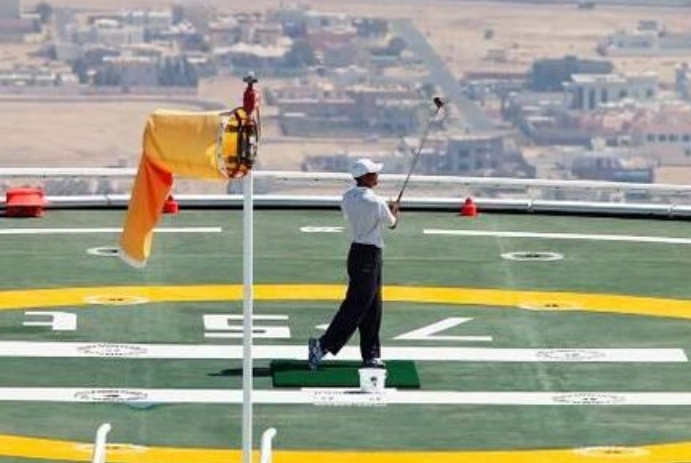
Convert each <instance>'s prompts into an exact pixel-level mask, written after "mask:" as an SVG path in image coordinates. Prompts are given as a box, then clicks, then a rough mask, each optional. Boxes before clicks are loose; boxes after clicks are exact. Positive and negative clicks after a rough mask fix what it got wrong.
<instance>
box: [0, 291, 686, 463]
mask: <svg viewBox="0 0 691 463" xmlns="http://www.w3.org/2000/svg"><path fill="white" fill-rule="evenodd" d="M94 294H98V295H107V296H106V297H108V298H112V299H113V300H119V298H145V299H148V300H149V302H186V301H198V302H199V301H203V302H213V301H229V300H240V299H241V298H242V286H240V285H196V286H121V287H91V288H60V289H35V290H18V291H0V310H13V309H14V310H17V309H26V308H31V309H40V308H55V307H60V306H70V307H71V308H77V307H85V306H88V304H89V303H88V300H89V298H90V297H93V296H94ZM343 295H344V287H343V286H342V285H256V286H255V287H254V298H255V299H256V300H258V301H276V300H282V301H316V300H319V301H337V300H340V299H341V298H342V297H343ZM384 299H385V300H386V301H387V302H424V303H436V304H468V305H482V306H485V307H487V308H491V307H502V308H520V307H521V305H523V306H525V305H526V304H529V305H532V306H545V307H549V306H554V305H557V306H558V305H559V304H563V305H565V306H576V307H578V310H583V311H590V312H603V313H616V314H628V315H645V316H653V317H672V318H683V319H691V301H684V300H679V299H661V298H651V297H639V296H623V295H610V294H580V293H569V292H539V291H507V290H493V289H492V290H490V289H473V288H417V287H405V286H388V287H386V288H385V289H384ZM121 445H122V444H121ZM85 448H88V447H87V446H85V444H84V443H79V442H70V441H61V440H53V439H39V438H30V437H21V436H11V435H0V455H3V456H10V457H18V458H34V459H50V460H66V461H89V460H90V457H91V455H90V453H89V452H86V451H85ZM137 448H138V450H139V451H137V452H118V451H117V450H115V449H112V450H113V451H112V452H108V454H107V457H108V462H109V463H169V462H170V461H176V462H180V463H201V462H203V463H228V462H233V461H240V459H241V453H240V452H239V451H237V450H220V449H218V450H212V449H201V448H174V447H167V448H163V447H139V446H137ZM629 449H630V450H633V449H636V450H637V451H627V452H616V451H615V452H606V451H605V452H592V453H586V454H585V455H584V454H583V452H580V453H579V452H577V451H574V449H554V450H518V451H463V452H455V451H448V452H421V451H410V452H355V451H342V452H337V451H282V450H276V451H275V452H274V460H273V461H274V462H275V463H302V462H305V461H326V462H329V463H350V462H352V461H360V462H363V463H456V462H458V461H463V462H464V463H487V462H492V463H611V462H612V461H616V460H617V459H621V457H622V453H623V454H625V455H626V459H627V462H628V463H672V462H676V461H683V460H691V442H679V443H673V444H661V445H649V446H642V447H631V448H629ZM255 458H257V455H255Z"/></svg>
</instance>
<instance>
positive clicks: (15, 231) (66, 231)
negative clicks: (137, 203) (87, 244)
mask: <svg viewBox="0 0 691 463" xmlns="http://www.w3.org/2000/svg"><path fill="white" fill-rule="evenodd" d="M154 231H155V232H156V233H220V232H222V231H223V229H222V228H221V227H169V228H156V229H154ZM89 233H122V228H118V227H112V228H108V227H103V228H4V229H2V230H0V235H79V234H89Z"/></svg>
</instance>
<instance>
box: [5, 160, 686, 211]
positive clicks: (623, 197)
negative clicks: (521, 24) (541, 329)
mask: <svg viewBox="0 0 691 463" xmlns="http://www.w3.org/2000/svg"><path fill="white" fill-rule="evenodd" d="M135 173H136V170H135V169H132V168H0V208H1V207H3V206H4V191H3V186H4V187H5V188H8V187H9V185H11V184H12V183H16V182H20V181H22V182H23V184H27V183H29V184H35V183H37V182H46V183H48V184H49V183H50V182H55V181H59V180H61V179H94V180H111V181H114V183H116V184H118V188H116V190H117V191H118V193H116V194H111V193H98V192H94V193H88V194H80V195H73V194H71V193H70V194H64V193H62V192H60V194H53V193H51V188H50V187H49V188H47V189H46V194H47V197H46V199H47V201H48V206H47V207H48V208H71V207H125V206H126V205H127V202H128V200H129V195H128V194H127V192H128V191H129V188H128V187H125V186H123V185H122V183H123V182H130V181H131V180H132V179H133V178H134V175H135ZM254 177H255V179H256V181H257V185H256V194H255V196H254V201H255V204H256V205H257V207H286V208H287V207H298V208H301V207H337V206H338V204H339V201H340V194H341V192H342V189H343V187H344V185H347V184H348V183H349V182H352V178H351V177H350V175H349V174H346V173H333V172H328V173H327V172H321V173H317V172H297V171H263V170H255V171H254ZM404 178H405V176H404V175H399V174H383V175H381V176H380V183H381V186H380V191H381V193H382V194H383V195H385V196H387V195H390V196H391V197H394V196H395V194H396V193H397V191H396V188H399V187H400V185H401V184H402V183H403V180H404ZM184 181H185V180H184V179H183V180H181V182H184ZM176 191H177V189H176ZM466 197H472V198H473V199H474V201H475V203H476V204H477V206H478V207H479V208H480V209H481V210H482V209H484V210H492V211H516V212H518V211H520V212H535V213H541V212H542V213H560V212H564V213H584V214H626V215H654V216H665V217H687V216H691V186H687V185H679V184H660V183H652V184H643V183H626V182H604V181H586V180H545V179H519V178H496V177H455V176H424V175H413V176H411V177H410V183H409V188H408V190H407V191H406V196H404V198H403V201H402V206H403V207H404V208H411V209H412V208H415V209H451V210H457V209H459V208H460V205H461V203H462V201H463V200H464V199H465V198H466ZM175 198H176V200H177V201H178V202H179V203H180V206H181V207H240V206H242V194H240V192H238V193H237V194H224V193H219V194H203V195H201V194H185V193H179V194H178V193H175Z"/></svg>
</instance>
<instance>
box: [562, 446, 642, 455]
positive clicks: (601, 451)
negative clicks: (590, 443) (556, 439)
mask: <svg viewBox="0 0 691 463" xmlns="http://www.w3.org/2000/svg"><path fill="white" fill-rule="evenodd" d="M573 452H574V453H577V454H579V455H584V456H588V457H598V458H602V457H611V458H620V457H627V458H628V457H640V456H643V455H647V454H648V453H650V452H649V451H648V450H646V449H644V448H640V447H620V446H616V445H611V446H599V447H581V448H577V449H573Z"/></svg>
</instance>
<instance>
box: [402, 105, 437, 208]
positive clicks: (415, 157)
mask: <svg viewBox="0 0 691 463" xmlns="http://www.w3.org/2000/svg"><path fill="white" fill-rule="evenodd" d="M432 102H433V103H434V106H435V108H436V110H435V111H434V114H433V115H432V116H431V117H430V119H429V121H427V127H426V128H425V133H424V134H423V135H422V138H421V139H420V145H419V146H418V149H417V152H416V153H415V155H414V156H413V160H412V162H411V163H410V170H408V175H406V178H405V180H404V181H403V186H402V187H401V191H400V192H399V193H398V197H397V198H396V201H395V202H396V203H400V202H401V198H402V197H403V192H404V191H405V189H406V187H407V186H408V181H409V180H410V175H411V174H412V173H413V170H415V165H416V164H417V161H418V158H419V157H420V153H422V148H423V147H424V146H425V142H426V141H427V136H428V135H429V130H430V127H431V125H432V121H433V120H434V119H436V117H437V116H438V115H439V112H440V111H441V110H442V109H444V116H443V118H442V119H441V120H444V118H446V116H447V113H446V108H445V105H446V102H445V101H444V100H443V99H441V98H440V97H438V96H435V97H434V98H433V99H432Z"/></svg>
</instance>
